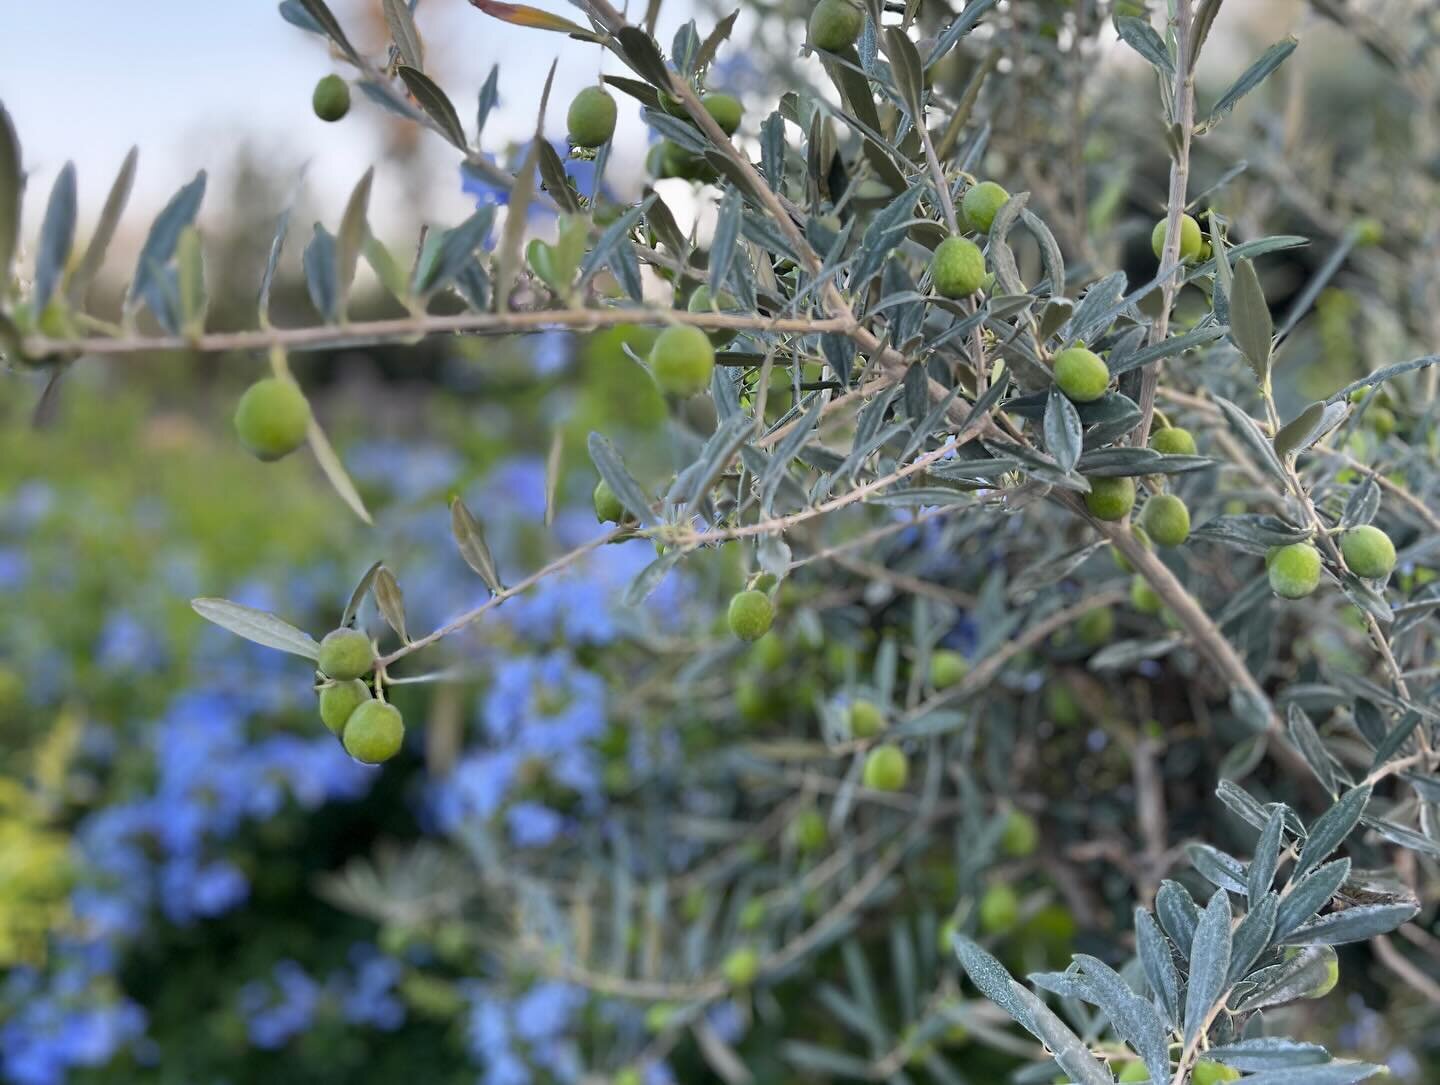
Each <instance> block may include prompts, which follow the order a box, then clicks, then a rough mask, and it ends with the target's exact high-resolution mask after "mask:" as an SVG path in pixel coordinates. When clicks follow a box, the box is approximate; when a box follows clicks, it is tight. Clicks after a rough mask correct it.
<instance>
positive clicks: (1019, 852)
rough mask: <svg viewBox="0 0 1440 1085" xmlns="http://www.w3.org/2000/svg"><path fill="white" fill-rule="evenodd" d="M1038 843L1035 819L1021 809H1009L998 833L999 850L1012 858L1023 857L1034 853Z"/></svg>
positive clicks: (1037, 829) (1038, 835) (1038, 834)
mask: <svg viewBox="0 0 1440 1085" xmlns="http://www.w3.org/2000/svg"><path fill="white" fill-rule="evenodd" d="M1039 843H1040V827H1039V826H1038V825H1036V824H1035V819H1034V818H1032V817H1031V816H1030V815H1029V814H1027V813H1025V811H1023V810H1011V811H1010V813H1009V814H1008V815H1007V816H1006V818H1005V828H1004V830H1003V831H1002V832H1001V834H1000V850H1001V851H1003V852H1004V853H1005V854H1006V855H1008V856H1010V857H1011V858H1012V859H1024V858H1025V857H1026V856H1029V855H1033V854H1035V848H1036V847H1037V846H1038V845H1039Z"/></svg>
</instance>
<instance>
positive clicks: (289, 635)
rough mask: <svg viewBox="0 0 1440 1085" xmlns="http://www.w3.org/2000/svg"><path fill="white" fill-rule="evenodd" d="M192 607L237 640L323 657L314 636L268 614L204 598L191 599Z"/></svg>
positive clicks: (313, 657) (313, 656) (309, 657)
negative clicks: (240, 638) (243, 639)
mask: <svg viewBox="0 0 1440 1085" xmlns="http://www.w3.org/2000/svg"><path fill="white" fill-rule="evenodd" d="M190 606H191V608H192V609H194V611H195V613H196V614H198V615H200V617H202V618H204V619H205V620H206V621H207V622H213V623H215V624H216V625H218V626H219V627H220V628H221V629H226V630H229V631H230V632H231V633H234V634H235V635H236V636H238V637H244V638H245V639H246V640H248V641H254V642H255V643H256V644H263V645H264V646H265V647H266V648H276V649H278V650H279V651H282V652H289V653H290V654H291V655H297V656H303V657H304V658H305V659H319V658H320V644H319V642H317V641H316V640H315V638H314V637H312V636H311V635H310V634H309V633H306V632H304V631H303V630H300V629H296V628H295V627H294V626H293V625H291V624H290V623H289V622H287V621H285V620H284V619H282V618H277V617H276V616H275V615H274V614H271V613H270V612H269V611H264V610H256V609H255V608H254V607H247V606H244V605H243V604H240V603H232V602H231V601H230V600H229V599H213V598H205V597H202V598H199V599H191V600H190Z"/></svg>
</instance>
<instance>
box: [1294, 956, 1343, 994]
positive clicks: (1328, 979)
mask: <svg viewBox="0 0 1440 1085" xmlns="http://www.w3.org/2000/svg"><path fill="white" fill-rule="evenodd" d="M1325 948H1326V951H1327V955H1326V959H1325V978H1324V979H1323V980H1321V981H1320V986H1318V987H1316V988H1315V989H1314V990H1313V991H1311V992H1310V993H1309V994H1307V995H1306V996H1305V997H1306V998H1324V997H1325V996H1326V995H1328V994H1329V993H1330V992H1331V991H1333V990H1335V988H1336V986H1337V985H1338V984H1339V983H1340V958H1339V957H1337V956H1335V951H1334V950H1333V949H1330V947H1328V946H1326V947H1325ZM1299 953H1300V947H1299V946H1296V947H1295V948H1293V949H1289V950H1286V951H1285V959H1286V960H1287V961H1288V960H1290V959H1291V958H1293V957H1296V956H1298V955H1299Z"/></svg>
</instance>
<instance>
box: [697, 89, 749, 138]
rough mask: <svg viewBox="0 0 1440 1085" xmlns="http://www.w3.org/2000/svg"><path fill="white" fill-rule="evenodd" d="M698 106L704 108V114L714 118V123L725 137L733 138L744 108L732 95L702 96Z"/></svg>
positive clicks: (737, 129) (743, 113)
mask: <svg viewBox="0 0 1440 1085" xmlns="http://www.w3.org/2000/svg"><path fill="white" fill-rule="evenodd" d="M700 104H701V105H703V106H704V107H705V112H706V113H709V114H710V116H712V117H714V118H715V123H716V124H718V125H719V126H720V131H722V132H724V133H725V134H726V135H727V136H733V135H734V134H735V133H736V132H737V131H739V129H740V119H741V118H742V117H743V116H744V115H745V108H744V106H742V105H741V104H740V99H739V98H737V97H735V95H733V94H720V93H716V94H702V95H700Z"/></svg>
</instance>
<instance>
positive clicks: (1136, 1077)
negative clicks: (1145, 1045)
mask: <svg viewBox="0 0 1440 1085" xmlns="http://www.w3.org/2000/svg"><path fill="white" fill-rule="evenodd" d="M1119 1080H1120V1081H1121V1082H1124V1083H1126V1085H1128V1083H1130V1082H1137V1081H1149V1080H1150V1071H1149V1070H1147V1069H1145V1064H1144V1063H1143V1062H1140V1061H1138V1060H1137V1061H1135V1062H1131V1063H1126V1065H1125V1069H1124V1070H1122V1071H1121V1072H1120V1079H1119Z"/></svg>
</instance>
